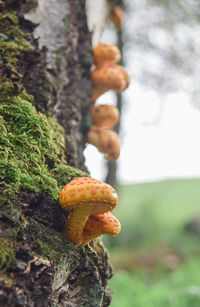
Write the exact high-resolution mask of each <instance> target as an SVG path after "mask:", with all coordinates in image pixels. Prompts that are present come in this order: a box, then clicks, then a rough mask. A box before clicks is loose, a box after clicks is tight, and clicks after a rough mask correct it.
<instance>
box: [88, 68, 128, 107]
mask: <svg viewBox="0 0 200 307" xmlns="http://www.w3.org/2000/svg"><path fill="white" fill-rule="evenodd" d="M92 81H93V93H92V101H95V100H96V99H97V98H98V97H99V96H101V95H102V94H104V93H105V92H107V91H109V90H114V91H115V92H117V93H121V92H123V91H124V90H125V89H126V88H127V87H128V86H129V83H130V78H129V75H128V73H127V72H126V70H125V69H124V68H123V67H122V66H120V65H114V64H113V65H109V66H103V67H100V68H99V69H95V70H94V71H93V72H92Z"/></svg>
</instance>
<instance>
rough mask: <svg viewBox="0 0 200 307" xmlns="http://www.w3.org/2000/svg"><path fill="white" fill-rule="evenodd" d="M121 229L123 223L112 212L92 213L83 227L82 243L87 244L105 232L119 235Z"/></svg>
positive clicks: (110, 234)
mask: <svg viewBox="0 0 200 307" xmlns="http://www.w3.org/2000/svg"><path fill="white" fill-rule="evenodd" d="M120 231H121V225H120V222H119V221H118V219H117V218H116V217H115V216H114V215H113V214H111V213H110V212H106V213H101V214H97V215H91V216H90V217H89V218H88V220H87V222H86V224H85V227H84V229H83V239H82V243H81V245H82V246H83V245H85V244H87V243H88V242H90V241H91V240H92V239H94V238H97V237H99V236H101V235H103V234H107V235H109V236H117V235H118V234H119V232H120Z"/></svg>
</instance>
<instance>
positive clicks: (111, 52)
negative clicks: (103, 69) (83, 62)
mask: <svg viewBox="0 0 200 307" xmlns="http://www.w3.org/2000/svg"><path fill="white" fill-rule="evenodd" d="M93 55H94V64H95V65H96V67H100V66H105V65H110V64H115V63H118V62H119V61H120V60H121V52H120V50H119V48H118V47H117V46H115V45H112V44H108V43H100V44H98V45H97V46H95V47H94V49H93Z"/></svg>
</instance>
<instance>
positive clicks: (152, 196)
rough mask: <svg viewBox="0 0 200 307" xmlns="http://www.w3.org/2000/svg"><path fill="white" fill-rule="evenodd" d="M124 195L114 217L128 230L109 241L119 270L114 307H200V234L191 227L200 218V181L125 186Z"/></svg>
mask: <svg viewBox="0 0 200 307" xmlns="http://www.w3.org/2000/svg"><path fill="white" fill-rule="evenodd" d="M118 191H119V194H120V202H119V206H118V208H117V209H115V211H114V212H113V213H114V214H115V216H117V217H118V218H119V220H120V222H121V224H122V231H121V233H120V235H119V236H118V237H116V238H110V237H109V238H108V237H106V238H105V239H104V241H105V244H106V245H107V246H108V248H109V251H110V253H111V260H112V263H113V265H114V269H115V275H114V277H113V278H112V280H111V282H110V287H111V289H112V291H113V292H114V299H113V302H112V304H111V307H118V306H120V307H122V306H123V307H132V306H133V307H151V306H152V307H165V306H166V307H168V306H169V307H170V306H173V307H189V306H191V307H197V306H198V307H199V306H200V234H199V235H197V234H196V235H194V234H191V233H190V232H188V231H186V230H185V226H186V225H187V223H188V222H190V221H191V220H192V219H193V218H195V217H197V216H199V217H200V179H185V180H168V181H162V182H152V183H144V184H136V185H127V186H120V187H119V189H118ZM199 220H200V219H199ZM199 231H200V226H199Z"/></svg>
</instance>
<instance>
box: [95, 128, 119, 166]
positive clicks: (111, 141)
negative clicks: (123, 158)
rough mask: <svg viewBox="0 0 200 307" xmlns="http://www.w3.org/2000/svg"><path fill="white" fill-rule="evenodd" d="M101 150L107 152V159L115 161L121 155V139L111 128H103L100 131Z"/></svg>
mask: <svg viewBox="0 0 200 307" xmlns="http://www.w3.org/2000/svg"><path fill="white" fill-rule="evenodd" d="M99 142H100V145H101V148H100V149H101V151H102V152H104V153H105V158H106V160H108V161H110V162H114V161H116V160H117V159H118V158H119V155H120V141H119V136H118V134H117V133H116V132H115V131H113V130H110V129H103V130H101V131H100V132H99Z"/></svg>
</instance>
